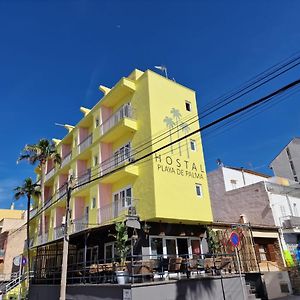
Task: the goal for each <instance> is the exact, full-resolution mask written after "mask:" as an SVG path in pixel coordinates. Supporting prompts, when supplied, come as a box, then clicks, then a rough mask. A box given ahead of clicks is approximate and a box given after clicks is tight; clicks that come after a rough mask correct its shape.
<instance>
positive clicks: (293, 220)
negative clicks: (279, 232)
mask: <svg viewBox="0 0 300 300" xmlns="http://www.w3.org/2000/svg"><path fill="white" fill-rule="evenodd" d="M282 227H283V228H285V229H293V228H296V227H299V228H300V217H295V216H285V217H283V218H282Z"/></svg>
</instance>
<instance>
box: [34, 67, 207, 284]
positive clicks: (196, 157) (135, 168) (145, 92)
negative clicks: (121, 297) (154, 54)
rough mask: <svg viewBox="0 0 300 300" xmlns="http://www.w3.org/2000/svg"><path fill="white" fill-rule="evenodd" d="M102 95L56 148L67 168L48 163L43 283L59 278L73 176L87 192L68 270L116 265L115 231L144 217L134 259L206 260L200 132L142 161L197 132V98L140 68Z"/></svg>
mask: <svg viewBox="0 0 300 300" xmlns="http://www.w3.org/2000/svg"><path fill="white" fill-rule="evenodd" d="M100 90H101V91H103V92H104V97H103V98H102V99H101V100H100V101H99V102H98V103H97V104H96V105H95V106H94V107H93V108H92V109H86V108H81V111H82V112H83V113H84V117H83V119H82V120H80V121H79V123H78V124H77V125H76V126H74V127H73V126H69V125H66V126H65V127H66V128H67V129H68V130H69V132H68V134H67V135H66V136H65V137H64V138H63V139H62V140H60V141H58V140H56V142H57V149H58V151H59V153H60V154H61V156H62V165H61V167H55V166H54V165H53V163H52V162H51V161H48V164H47V167H46V184H45V186H46V188H45V199H46V203H45V207H46V208H47V207H48V208H47V209H46V211H45V224H46V235H45V237H42V235H41V229H40V228H41V227H40V223H41V217H42V215H41V214H39V215H38V216H36V217H35V213H36V210H37V209H40V208H41V203H36V205H35V207H34V209H33V210H32V211H31V223H30V225H31V238H32V239H33V245H34V247H33V248H34V250H33V251H36V255H37V258H36V261H37V264H36V268H40V269H39V270H38V271H37V273H36V274H40V276H41V278H43V276H44V277H45V275H43V274H45V272H48V271H45V270H44V269H43V270H41V268H44V267H45V266H48V265H49V268H50V266H51V270H52V271H53V270H54V267H55V266H56V268H57V270H60V269H59V268H60V266H61V249H62V235H63V223H64V220H65V205H66V189H65V184H66V182H67V180H68V176H69V175H70V174H71V175H72V176H73V178H74V180H73V184H74V185H75V186H76V185H79V186H78V187H77V188H76V189H75V190H74V191H73V192H72V195H71V202H70V205H71V223H72V224H71V226H70V228H69V232H70V234H71V235H70V255H69V262H70V263H71V262H72V263H73V264H76V263H80V264H83V263H84V264H85V265H86V264H91V262H93V261H97V260H102V261H104V262H109V261H111V260H112V259H114V256H115V255H116V253H115V248H114V238H113V237H111V236H110V234H109V233H110V232H113V230H114V225H113V223H114V222H115V221H117V220H123V219H124V218H125V216H126V215H128V214H130V215H135V214H136V215H137V216H138V217H139V220H140V222H141V225H142V226H141V227H142V230H139V231H138V235H139V237H138V241H137V243H136V244H135V247H134V253H135V254H139V255H141V254H143V255H144V256H148V257H150V256H157V255H193V254H199V253H200V252H201V249H202V237H203V235H204V232H205V227H204V226H203V225H204V224H209V223H211V222H212V212H211V205H210V199H209V193H208V185H207V178H206V172H205V163H204V157H203V151H202V143H201V137H200V135H199V134H198V135H194V136H192V137H191V138H186V139H183V140H182V141H181V142H178V143H176V144H174V145H172V146H169V147H168V148H167V149H164V150H161V151H159V152H158V153H156V154H154V155H151V156H149V157H147V158H146V159H144V160H142V161H139V162H138V163H134V162H135V161H136V160H138V159H140V158H141V157H143V155H145V154H148V153H150V152H151V151H154V150H156V149H159V147H161V146H163V145H165V144H167V143H168V142H171V141H174V140H175V139H177V138H179V137H184V135H186V134H187V133H189V132H192V131H194V130H196V129H199V123H198V121H197V122H191V121H190V120H191V118H193V120H195V118H196V117H197V104H196V98H195V92H194V91H192V90H190V89H189V88H186V87H184V86H182V85H180V84H178V83H176V82H174V81H171V80H168V79H166V78H164V77H162V76H160V75H158V74H156V73H154V72H152V71H149V70H147V71H146V72H142V71H139V70H134V71H133V72H132V73H131V74H130V75H129V76H128V77H125V78H122V79H121V80H120V81H119V82H118V83H117V84H116V85H115V86H114V87H113V88H111V89H109V88H106V87H103V86H100ZM161 133H164V134H163V135H161ZM122 166H124V168H121V169H120V167H122ZM91 180H92V181H91ZM131 234H132V232H130V237H131ZM45 260H46V262H45ZM49 270H50V269H49ZM39 272H40V273H39ZM49 272H50V271H49ZM53 272H54V271H53ZM53 272H52V274H54V273H53ZM37 276H39V275H37Z"/></svg>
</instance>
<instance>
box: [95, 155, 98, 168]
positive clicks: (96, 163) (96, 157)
mask: <svg viewBox="0 0 300 300" xmlns="http://www.w3.org/2000/svg"><path fill="white" fill-rule="evenodd" d="M97 165H98V156H97V155H95V156H94V166H97Z"/></svg>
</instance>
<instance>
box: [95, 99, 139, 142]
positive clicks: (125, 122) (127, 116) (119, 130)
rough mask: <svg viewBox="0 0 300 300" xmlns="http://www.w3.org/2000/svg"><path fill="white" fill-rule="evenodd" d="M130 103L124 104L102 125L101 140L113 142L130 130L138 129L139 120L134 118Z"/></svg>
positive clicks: (100, 127)
mask: <svg viewBox="0 0 300 300" xmlns="http://www.w3.org/2000/svg"><path fill="white" fill-rule="evenodd" d="M133 117H134V116H133V109H132V107H131V105H130V104H124V105H123V106H122V107H121V108H119V109H118V110H117V111H116V112H115V113H114V114H113V115H112V116H110V117H109V118H108V119H107V120H106V121H104V122H103V123H102V124H101V125H100V126H99V130H100V136H101V141H102V142H105V143H111V142H113V141H114V140H117V139H118V138H120V137H121V136H124V135H125V134H127V133H129V132H135V131H136V130H137V122H136V121H135V120H134V118H133Z"/></svg>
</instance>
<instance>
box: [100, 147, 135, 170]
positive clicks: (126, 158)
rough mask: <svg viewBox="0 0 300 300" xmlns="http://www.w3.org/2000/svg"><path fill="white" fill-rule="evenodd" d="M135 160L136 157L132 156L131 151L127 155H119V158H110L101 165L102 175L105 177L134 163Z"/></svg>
mask: <svg viewBox="0 0 300 300" xmlns="http://www.w3.org/2000/svg"><path fill="white" fill-rule="evenodd" d="M133 160H134V157H133V156H132V150H131V149H130V150H129V151H128V152H126V153H123V154H120V155H118V156H117V157H110V158H109V159H107V160H104V161H103V162H102V163H101V164H100V175H101V176H102V175H105V174H107V173H109V172H111V171H113V170H114V169H116V168H118V167H120V166H122V165H125V164H126V163H128V162H132V161H133Z"/></svg>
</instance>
